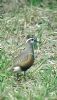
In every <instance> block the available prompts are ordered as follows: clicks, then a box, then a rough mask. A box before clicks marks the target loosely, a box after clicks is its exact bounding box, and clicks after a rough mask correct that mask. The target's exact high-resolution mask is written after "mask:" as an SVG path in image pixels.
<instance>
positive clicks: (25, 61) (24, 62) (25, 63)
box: [13, 36, 37, 72]
mask: <svg viewBox="0 0 57 100" xmlns="http://www.w3.org/2000/svg"><path fill="white" fill-rule="evenodd" d="M34 42H37V39H36V38H34V37H29V36H27V41H26V48H25V49H24V50H23V51H22V52H21V53H20V54H19V55H18V66H17V67H14V68H13V69H14V71H18V70H19V69H21V70H22V71H24V72H25V71H26V70H27V69H29V68H30V67H31V66H32V65H33V63H34Z"/></svg>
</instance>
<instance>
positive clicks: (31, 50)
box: [27, 43, 34, 56]
mask: <svg viewBox="0 0 57 100" xmlns="http://www.w3.org/2000/svg"><path fill="white" fill-rule="evenodd" d="M27 50H29V51H30V52H31V53H32V54H33V56H34V46H33V44H31V43H27Z"/></svg>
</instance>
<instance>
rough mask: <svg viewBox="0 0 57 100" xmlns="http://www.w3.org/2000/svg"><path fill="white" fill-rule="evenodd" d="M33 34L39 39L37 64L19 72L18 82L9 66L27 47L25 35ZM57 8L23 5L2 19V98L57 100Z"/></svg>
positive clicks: (36, 52) (0, 37) (0, 58)
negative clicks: (17, 10) (24, 74)
mask: <svg viewBox="0 0 57 100" xmlns="http://www.w3.org/2000/svg"><path fill="white" fill-rule="evenodd" d="M27 34H33V35H35V36H36V37H37V39H38V40H39V43H37V46H38V47H37V49H36V50H35V56H36V57H35V63H34V65H33V66H32V67H31V68H30V69H29V70H28V71H27V72H26V81H25V80H24V78H23V73H22V72H21V73H20V77H19V79H20V80H19V81H16V79H15V74H14V73H13V72H11V71H9V68H10V67H12V66H14V65H15V64H16V59H14V58H15V57H16V56H17V55H18V54H19V53H20V51H21V50H22V49H23V48H24V45H23V43H25V37H26V35H27ZM56 39H57V10H56V9H55V10H54V9H49V8H48V7H46V8H39V7H37V6H32V7H28V6H26V7H24V9H23V8H22V9H21V10H20V11H19V12H18V13H17V12H16V13H15V12H10V13H5V14H4V15H3V19H0V99H1V100H10V99H11V100H57V40H56Z"/></svg>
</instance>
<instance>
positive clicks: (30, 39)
mask: <svg viewBox="0 0 57 100" xmlns="http://www.w3.org/2000/svg"><path fill="white" fill-rule="evenodd" d="M32 39H34V38H29V39H27V41H26V43H27V42H28V41H29V40H32Z"/></svg>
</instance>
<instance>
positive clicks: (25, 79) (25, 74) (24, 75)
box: [24, 71, 26, 80]
mask: <svg viewBox="0 0 57 100" xmlns="http://www.w3.org/2000/svg"><path fill="white" fill-rule="evenodd" d="M25 76H26V71H24V80H26V78H25Z"/></svg>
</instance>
